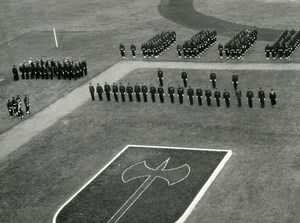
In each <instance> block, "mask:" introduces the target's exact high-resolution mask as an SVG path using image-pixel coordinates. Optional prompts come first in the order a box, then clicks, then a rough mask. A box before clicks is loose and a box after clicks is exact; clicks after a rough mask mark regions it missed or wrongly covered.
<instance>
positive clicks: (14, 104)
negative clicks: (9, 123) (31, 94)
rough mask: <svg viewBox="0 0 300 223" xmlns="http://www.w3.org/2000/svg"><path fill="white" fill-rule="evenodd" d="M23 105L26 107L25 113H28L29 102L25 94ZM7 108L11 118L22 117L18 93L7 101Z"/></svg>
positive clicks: (20, 100)
mask: <svg viewBox="0 0 300 223" xmlns="http://www.w3.org/2000/svg"><path fill="white" fill-rule="evenodd" d="M23 101H24V105H25V109H26V113H27V114H30V103H29V98H28V96H27V95H25V96H24V100H23ZM7 110H8V113H9V117H10V118H11V119H12V118H13V117H14V116H16V117H19V118H20V119H22V118H23V117H24V113H23V108H22V99H21V98H20V96H19V95H17V97H16V98H15V97H13V98H12V100H8V102H7Z"/></svg>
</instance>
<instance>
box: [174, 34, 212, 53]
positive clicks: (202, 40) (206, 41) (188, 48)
mask: <svg viewBox="0 0 300 223" xmlns="http://www.w3.org/2000/svg"><path fill="white" fill-rule="evenodd" d="M216 41H217V32H216V31H215V30H213V31H209V30H201V31H200V32H198V33H196V34H195V35H194V36H192V37H191V38H190V39H189V40H187V41H185V42H184V43H183V44H182V46H181V45H177V49H176V50H177V54H178V57H179V58H181V57H182V56H183V57H184V58H200V56H201V55H202V54H203V53H204V52H205V51H206V50H207V49H208V48H209V47H210V46H212V45H213V44H214V43H215V42H216Z"/></svg>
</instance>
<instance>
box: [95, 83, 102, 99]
mask: <svg viewBox="0 0 300 223" xmlns="http://www.w3.org/2000/svg"><path fill="white" fill-rule="evenodd" d="M96 91H97V94H98V97H99V101H103V97H102V93H103V88H102V87H101V86H100V85H99V83H97V87H96Z"/></svg>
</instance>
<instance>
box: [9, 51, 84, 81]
mask: <svg viewBox="0 0 300 223" xmlns="http://www.w3.org/2000/svg"><path fill="white" fill-rule="evenodd" d="M12 73H13V78H14V80H15V81H17V80H19V79H20V77H19V75H20V76H21V78H22V79H40V78H41V79H51V80H53V79H54V78H57V79H58V80H60V79H64V80H66V79H69V80H71V79H74V80H77V79H79V78H81V77H83V76H85V75H87V63H86V61H85V60H84V58H83V59H82V60H81V59H80V58H79V59H78V60H74V59H73V58H71V57H67V58H63V59H61V60H55V59H49V58H47V59H46V58H43V59H41V58H34V59H33V58H30V59H29V61H24V62H23V63H21V64H20V66H19V69H17V68H16V66H15V65H13V68H12Z"/></svg>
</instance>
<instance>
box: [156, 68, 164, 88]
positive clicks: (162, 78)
mask: <svg viewBox="0 0 300 223" xmlns="http://www.w3.org/2000/svg"><path fill="white" fill-rule="evenodd" d="M157 77H158V81H159V86H161V87H162V86H164V83H163V81H164V73H163V72H162V70H161V69H160V68H158V71H157Z"/></svg>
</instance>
